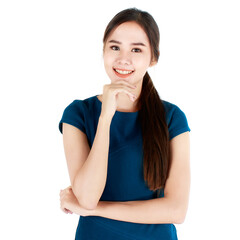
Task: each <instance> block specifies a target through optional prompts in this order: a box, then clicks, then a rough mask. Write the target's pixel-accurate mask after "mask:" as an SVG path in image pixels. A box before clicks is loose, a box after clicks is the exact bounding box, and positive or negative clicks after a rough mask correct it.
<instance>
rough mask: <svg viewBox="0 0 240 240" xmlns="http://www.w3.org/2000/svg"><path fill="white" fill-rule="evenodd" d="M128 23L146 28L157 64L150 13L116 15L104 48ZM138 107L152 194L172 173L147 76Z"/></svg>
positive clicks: (158, 103) (159, 108)
mask: <svg viewBox="0 0 240 240" xmlns="http://www.w3.org/2000/svg"><path fill="white" fill-rule="evenodd" d="M129 21H135V22H136V23H138V24H139V25H140V26H141V27H142V28H143V30H144V31H145V33H146V34H147V36H148V39H149V42H150V46H151V53H152V59H153V60H155V61H156V62H157V61H158V58H159V55H160V51H159V41H160V33H159V29H158V26H157V23H156V22H155V20H154V19H153V17H152V16H151V15H150V14H149V13H147V12H144V11H141V10H139V9H136V8H129V9H126V10H123V11H121V12H119V13H118V14H117V15H115V16H114V18H113V19H112V20H111V21H110V22H109V24H108V25H107V27H106V30H105V33H104V37H103V44H105V43H106V41H107V38H108V36H109V34H110V33H111V32H112V31H113V30H114V29H115V28H116V27H118V26H119V25H120V24H122V23H124V22H129ZM137 105H138V106H137V107H138V109H140V110H139V117H140V121H141V129H142V137H143V154H144V161H143V169H144V173H143V174H144V180H145V182H146V183H147V185H148V187H149V189H150V190H153V191H156V190H160V189H162V188H164V186H165V183H166V179H167V177H168V173H169V166H170V163H169V161H170V160H169V133H168V126H167V123H166V116H165V109H164V106H163V103H162V100H161V99H160V97H159V95H158V92H157V90H156V88H155V87H154V85H153V82H152V80H151V78H150V76H149V74H148V72H146V74H145V75H144V78H143V83H142V90H141V94H140V97H139V99H138V103H137ZM159 193H160V191H159Z"/></svg>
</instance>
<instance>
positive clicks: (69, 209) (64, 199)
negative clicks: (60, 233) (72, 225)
mask: <svg viewBox="0 0 240 240" xmlns="http://www.w3.org/2000/svg"><path fill="white" fill-rule="evenodd" d="M59 195H60V202H61V203H60V205H61V209H62V211H63V212H65V213H67V214H68V213H70V214H72V213H76V214H78V215H80V216H90V215H93V213H94V210H88V209H85V208H83V207H82V206H81V205H80V204H79V202H78V200H77V198H76V197H75V195H74V193H73V190H72V187H71V186H69V187H67V188H65V189H64V190H61V191H60V194H59Z"/></svg>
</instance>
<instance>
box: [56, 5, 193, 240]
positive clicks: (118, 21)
mask: <svg viewBox="0 0 240 240" xmlns="http://www.w3.org/2000/svg"><path fill="white" fill-rule="evenodd" d="M103 44H104V48H103V57H104V66H105V70H106V72H107V74H108V76H109V78H110V80H111V83H110V84H106V85H104V87H103V93H102V94H101V95H96V96H92V97H90V98H87V99H84V100H75V101H73V102H72V103H71V104H70V105H69V106H68V107H67V108H66V109H65V111H64V113H63V116H62V119H61V121H60V123H59V129H60V131H61V132H62V133H63V141H64V150H65V155H66V160H67V165H68V171H69V176H70V181H71V186H70V187H68V188H66V189H65V190H61V192H60V201H61V209H62V210H63V211H64V212H66V213H76V214H78V215H80V218H79V224H78V227H77V231H76V238H75V239H82V240H83V239H84V240H85V239H88V240H89V239H91V240H92V239H97V240H101V239H104V240H108V239H109V240H110V239H111V240H112V239H115V240H116V239H117V240H118V239H119V240H120V239H121V240H123V239H124V240H126V239H146V240H151V239H164V240H167V239H177V233H176V228H175V226H174V223H178V224H179V223H182V222H183V221H184V218H185V215H186V212H187V207H188V199H189V188H190V163H189V162H190V160H189V151H190V150H189V131H190V129H189V126H188V123H187V119H186V116H185V114H184V113H183V112H182V111H181V110H180V108H178V107H177V106H176V105H174V104H172V103H169V102H167V101H164V100H161V99H160V97H159V95H158V93H157V90H156V89H155V87H154V85H153V82H152V80H151V78H150V76H149V75H148V73H147V69H148V68H149V67H151V66H153V65H155V64H156V63H157V61H158V58H159V30H158V26H157V24H156V22H155V21H154V19H153V18H152V16H151V15H150V14H149V13H147V12H143V11H140V10H138V9H136V8H131V9H126V10H123V11H121V12H120V13H118V14H117V15H116V16H115V17H114V18H113V19H112V20H111V21H110V23H109V24H108V26H107V28H106V30H105V33H104V38H103Z"/></svg>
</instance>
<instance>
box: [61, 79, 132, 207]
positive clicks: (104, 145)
mask: <svg viewBox="0 0 240 240" xmlns="http://www.w3.org/2000/svg"><path fill="white" fill-rule="evenodd" d="M134 88H135V87H133V86H132V84H130V83H127V82H126V81H118V83H115V84H108V85H105V86H104V89H103V99H102V111H101V114H100V117H99V121H98V126H97V131H96V135H95V138H94V141H93V144H92V148H91V150H90V148H89V145H88V141H87V136H86V135H85V134H84V133H83V132H82V131H80V130H79V129H78V128H76V127H74V126H72V125H69V124H66V123H63V142H64V151H65V156H66V160H67V165H68V171H69V176H70V181H71V186H72V190H73V193H74V195H75V196H76V198H77V199H78V202H79V204H80V205H81V206H82V207H84V208H86V209H94V208H96V206H97V204H98V202H99V199H100V198H101V196H102V193H103V191H104V188H105V184H106V180H107V168H108V152H109V138H110V125H111V121H112V118H113V115H114V113H115V111H116V108H117V100H116V96H117V94H118V93H120V92H124V93H125V94H127V95H128V96H129V98H130V99H131V100H132V101H135V99H134V98H133V96H134V94H133V93H132V92H131V91H130V90H132V89H134Z"/></svg>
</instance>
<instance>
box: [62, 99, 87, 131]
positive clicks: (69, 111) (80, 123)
mask: <svg viewBox="0 0 240 240" xmlns="http://www.w3.org/2000/svg"><path fill="white" fill-rule="evenodd" d="M84 116H85V114H84V106H83V102H82V101H81V100H74V101H73V102H72V103H71V104H69V105H68V106H67V107H66V108H65V110H64V112H63V115H62V118H61V121H60V122H59V130H60V132H61V133H62V124H63V123H68V124H70V125H72V126H74V127H76V128H78V129H80V130H81V131H82V132H84V133H85V134H86V128H85V117H84Z"/></svg>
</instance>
